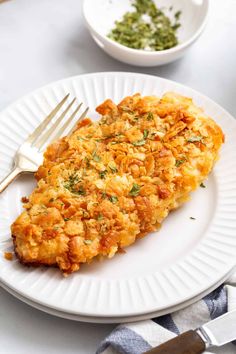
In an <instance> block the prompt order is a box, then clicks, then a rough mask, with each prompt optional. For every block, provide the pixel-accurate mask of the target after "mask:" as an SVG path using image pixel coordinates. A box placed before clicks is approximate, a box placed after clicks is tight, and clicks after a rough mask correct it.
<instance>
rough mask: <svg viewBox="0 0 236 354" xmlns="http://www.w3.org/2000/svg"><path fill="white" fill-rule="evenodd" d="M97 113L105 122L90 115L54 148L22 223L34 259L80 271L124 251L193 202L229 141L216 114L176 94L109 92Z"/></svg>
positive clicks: (23, 256) (23, 243)
mask: <svg viewBox="0 0 236 354" xmlns="http://www.w3.org/2000/svg"><path fill="white" fill-rule="evenodd" d="M97 111H98V112H99V113H100V114H102V118H101V120H100V121H99V122H96V123H92V122H91V121H90V120H89V119H87V118H86V119H85V120H83V121H82V122H80V123H79V124H78V126H77V129H76V130H75V131H74V133H73V134H72V135H71V136H69V137H64V138H63V139H60V140H58V141H56V142H54V143H53V144H51V145H50V146H49V147H48V148H47V151H46V152H45V156H44V157H45V159H44V163H43V165H42V166H40V167H39V169H38V171H37V173H36V178H37V180H38V185H37V188H36V189H35V190H34V191H33V193H32V194H31V195H30V197H29V198H28V199H27V198H24V199H23V202H24V203H25V204H24V208H25V211H24V212H23V213H22V214H21V215H20V216H19V217H18V218H17V219H16V221H15V222H14V223H13V225H12V234H13V235H14V236H13V240H14V245H15V251H16V255H17V256H18V258H19V259H20V261H21V262H22V263H24V264H34V265H39V264H45V265H57V266H58V267H60V269H61V270H62V271H63V272H64V273H71V272H73V271H76V270H78V269H79V267H80V264H82V263H89V262H91V261H92V259H93V258H94V257H97V256H108V257H112V256H113V255H114V254H115V253H116V252H121V250H122V249H123V248H124V247H126V246H128V245H130V244H132V243H133V242H134V241H135V239H136V238H139V237H143V236H144V235H146V234H147V233H148V232H150V231H153V230H156V229H157V228H158V227H159V226H160V224H161V222H162V221H163V219H164V218H165V217H166V216H167V215H168V213H169V212H170V211H171V210H172V209H175V208H177V207H178V206H179V205H181V204H182V203H183V202H185V201H186V200H188V198H189V194H190V192H191V191H193V190H194V189H196V188H197V187H198V186H199V184H200V183H201V182H202V181H203V180H204V179H205V178H206V177H207V176H208V174H209V173H210V171H211V170H212V168H213V165H214V163H215V161H216V160H217V158H218V151H219V149H220V146H221V144H222V143H223V141H224V135H223V133H222V131H221V129H220V128H219V126H218V125H217V124H216V123H215V122H214V121H213V120H212V119H211V118H209V117H207V116H206V115H205V114H204V113H203V112H202V110H200V109H199V108H197V107H196V106H195V105H194V104H193V102H192V100H191V99H189V98H186V97H183V96H180V95H176V94H174V93H167V94H166V95H164V96H163V97H162V98H161V99H159V98H157V97H155V96H148V97H141V96H140V95H139V94H136V95H134V96H130V97H126V98H125V99H123V100H122V101H121V102H120V103H119V104H118V105H115V104H114V103H113V102H112V101H111V100H106V101H105V102H104V103H102V104H101V105H100V106H99V107H97Z"/></svg>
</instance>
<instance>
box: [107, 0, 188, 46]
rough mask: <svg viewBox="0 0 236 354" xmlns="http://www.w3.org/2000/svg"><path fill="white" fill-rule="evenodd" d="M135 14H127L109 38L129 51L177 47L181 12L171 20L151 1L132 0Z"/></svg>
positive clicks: (117, 23) (117, 22)
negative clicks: (129, 49)
mask: <svg viewBox="0 0 236 354" xmlns="http://www.w3.org/2000/svg"><path fill="white" fill-rule="evenodd" d="M131 4H132V6H133V7H134V9H135V10H134V11H130V12H126V13H125V14H124V16H123V18H122V19H121V20H120V21H116V22H115V27H114V28H113V29H112V30H111V31H110V33H109V34H108V37H109V38H111V39H112V40H114V41H116V42H118V43H120V44H122V45H125V46H126V47H129V48H134V49H144V50H148V51H159V50H165V49H169V48H172V47H174V46H176V45H177V44H178V38H177V35H176V31H177V29H178V28H179V27H180V21H179V19H180V15H181V11H178V12H176V14H175V16H174V20H173V21H172V20H170V18H169V17H167V16H166V15H165V14H164V12H163V11H162V10H161V9H160V8H157V7H156V5H155V3H154V1H153V0H132V2H131Z"/></svg>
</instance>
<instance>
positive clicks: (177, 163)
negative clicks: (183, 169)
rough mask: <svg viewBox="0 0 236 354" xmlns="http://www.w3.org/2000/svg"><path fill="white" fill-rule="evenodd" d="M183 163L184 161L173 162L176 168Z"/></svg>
mask: <svg viewBox="0 0 236 354" xmlns="http://www.w3.org/2000/svg"><path fill="white" fill-rule="evenodd" d="M185 161H186V160H185V159H182V160H176V161H175V166H176V167H179V166H180V165H182V164H183V163H184V162H185Z"/></svg>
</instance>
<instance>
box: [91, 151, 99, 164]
mask: <svg viewBox="0 0 236 354" xmlns="http://www.w3.org/2000/svg"><path fill="white" fill-rule="evenodd" d="M92 156H93V160H94V161H95V162H100V161H101V157H100V156H99V155H97V153H96V151H94V152H93V155H92Z"/></svg>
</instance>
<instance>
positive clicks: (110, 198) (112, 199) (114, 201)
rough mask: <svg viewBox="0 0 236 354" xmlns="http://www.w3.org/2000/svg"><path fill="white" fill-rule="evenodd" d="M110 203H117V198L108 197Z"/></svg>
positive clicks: (113, 196)
mask: <svg viewBox="0 0 236 354" xmlns="http://www.w3.org/2000/svg"><path fill="white" fill-rule="evenodd" d="M109 200H110V202H112V203H113V204H115V203H117V202H118V198H117V197H116V196H115V195H111V196H110V197H109Z"/></svg>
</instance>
